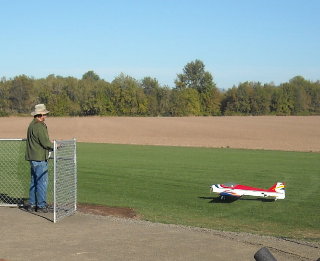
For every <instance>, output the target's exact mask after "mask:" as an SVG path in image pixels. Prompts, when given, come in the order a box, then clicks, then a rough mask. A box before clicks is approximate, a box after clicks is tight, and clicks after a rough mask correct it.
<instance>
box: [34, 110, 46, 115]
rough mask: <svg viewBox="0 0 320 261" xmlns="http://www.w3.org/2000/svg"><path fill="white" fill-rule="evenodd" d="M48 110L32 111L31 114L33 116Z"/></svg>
mask: <svg viewBox="0 0 320 261" xmlns="http://www.w3.org/2000/svg"><path fill="white" fill-rule="evenodd" d="M49 112H50V111H47V110H45V111H37V112H35V111H33V112H31V115H32V116H35V115H39V114H48V113H49Z"/></svg>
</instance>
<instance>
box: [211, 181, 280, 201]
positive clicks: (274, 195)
mask: <svg viewBox="0 0 320 261" xmlns="http://www.w3.org/2000/svg"><path fill="white" fill-rule="evenodd" d="M210 191H211V192H213V193H217V194H219V195H220V196H221V199H225V198H226V197H236V198H240V197H242V196H253V197H259V198H261V197H262V198H269V199H274V200H277V199H284V198H285V197H286V194H285V185H284V183H282V182H277V183H275V184H274V185H273V186H272V187H271V188H269V189H261V188H254V187H249V186H244V185H238V184H234V183H225V184H214V185H212V186H211V187H210Z"/></svg>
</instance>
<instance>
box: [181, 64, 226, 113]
mask: <svg viewBox="0 0 320 261" xmlns="http://www.w3.org/2000/svg"><path fill="white" fill-rule="evenodd" d="M175 85H176V88H177V89H186V88H192V89H194V90H196V91H197V92H198V93H199V98H200V110H201V113H202V114H203V115H220V114H221V111H220V105H221V104H220V103H221V95H220V92H219V90H218V89H217V87H216V84H215V83H214V82H213V77H212V75H211V73H209V72H207V71H206V70H205V65H204V63H203V62H202V61H200V60H195V61H193V62H190V63H188V64H187V65H186V66H185V67H184V68H183V73H182V74H178V75H177V79H176V80H175Z"/></svg>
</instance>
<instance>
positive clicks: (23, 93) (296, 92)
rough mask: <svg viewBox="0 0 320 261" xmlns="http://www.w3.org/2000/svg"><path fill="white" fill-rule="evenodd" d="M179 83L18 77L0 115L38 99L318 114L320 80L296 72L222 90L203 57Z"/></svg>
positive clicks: (149, 110) (217, 112)
mask: <svg viewBox="0 0 320 261" xmlns="http://www.w3.org/2000/svg"><path fill="white" fill-rule="evenodd" d="M174 84H175V87H173V88H170V87H168V86H161V85H160V84H159V82H158V81H157V79H155V78H152V77H145V78H143V79H142V80H136V79H134V78H133V77H130V76H128V75H125V74H123V73H121V74H120V75H119V76H117V77H116V78H115V79H114V80H113V81H112V82H107V81H105V80H103V79H101V78H100V77H99V75H97V74H96V73H95V72H94V71H88V72H86V73H85V74H84V75H83V76H82V78H81V79H77V78H74V77H61V76H55V75H49V76H47V77H46V78H41V79H34V78H31V77H27V76H26V75H19V76H16V77H14V78H12V79H6V78H5V77H3V78H2V79H1V80H0V116H9V115H26V114H28V115H29V114H30V112H31V111H32V110H33V108H34V105H35V104H37V103H44V104H46V106H47V108H48V109H49V110H50V111H51V114H52V115H53V116H93V115H100V116H221V115H320V81H319V80H318V81H316V82H312V81H309V80H305V79H304V78H303V77H301V76H296V77H294V78H292V79H291V80H289V81H288V82H285V83H282V84H280V85H278V86H276V85H274V84H272V83H268V84H262V83H260V82H249V81H248V82H243V83H240V84H239V85H238V86H233V87H232V88H230V89H228V90H220V89H219V88H218V87H217V86H216V84H215V83H214V81H213V76H212V75H211V73H209V72H208V71H206V70H205V65H204V63H203V62H202V61H200V60H195V61H192V62H190V63H188V64H187V65H186V66H185V67H184V68H183V72H182V73H180V74H177V78H176V80H175V82H174Z"/></svg>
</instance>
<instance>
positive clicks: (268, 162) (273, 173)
mask: <svg viewBox="0 0 320 261" xmlns="http://www.w3.org/2000/svg"><path fill="white" fill-rule="evenodd" d="M319 169H320V154H319V153H302V152H281V151H263V150H238V149H212V148H184V147H162V146H137V145H112V144H88V143H78V194H79V195H78V199H79V201H80V202H82V203H91V204H102V205H108V206H122V207H131V208H134V209H135V210H136V211H137V212H138V213H139V214H140V215H142V216H143V217H144V219H145V220H150V221H153V222H161V223H172V224H182V225H190V226H197V227H204V228H212V229H218V230H228V231H242V232H251V233H258V234H265V235H273V236H282V237H291V238H299V239H305V240H319V238H320V222H319V221H320V218H319V217H320V205H319V201H320V196H319V195H320V194H319V184H320V175H319ZM229 181H231V182H235V183H239V184H245V185H251V186H256V187H261V188H269V187H270V186H271V185H273V184H274V183H275V182H277V181H283V182H286V184H287V189H286V199H284V200H278V201H276V202H263V201H261V200H253V199H250V198H246V199H240V200H237V201H234V202H232V203H214V200H213V197H216V196H214V195H213V194H210V192H209V186H210V185H211V184H215V183H225V182H229Z"/></svg>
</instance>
